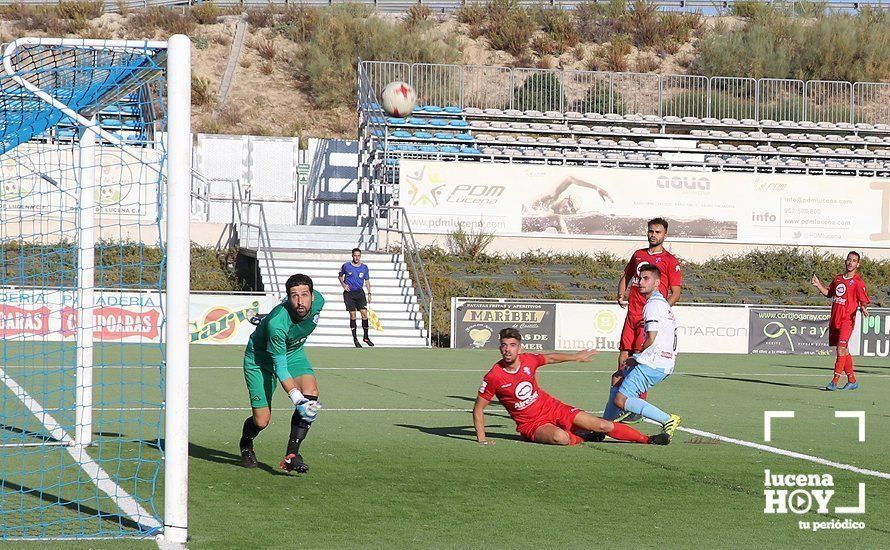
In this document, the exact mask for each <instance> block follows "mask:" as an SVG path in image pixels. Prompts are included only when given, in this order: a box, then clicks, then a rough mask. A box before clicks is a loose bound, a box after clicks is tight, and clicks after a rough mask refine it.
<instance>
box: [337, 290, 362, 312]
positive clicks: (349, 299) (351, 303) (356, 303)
mask: <svg viewBox="0 0 890 550" xmlns="http://www.w3.org/2000/svg"><path fill="white" fill-rule="evenodd" d="M343 302H344V303H345V304H346V311H358V310H360V309H368V299H367V298H366V297H365V291H364V290H362V289H358V290H348V291H347V290H344V291H343Z"/></svg>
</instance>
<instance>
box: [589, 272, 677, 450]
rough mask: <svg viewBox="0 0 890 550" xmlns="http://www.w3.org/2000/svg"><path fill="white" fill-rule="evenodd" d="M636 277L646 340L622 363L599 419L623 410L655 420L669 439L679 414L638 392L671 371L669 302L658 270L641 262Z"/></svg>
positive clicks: (673, 335)
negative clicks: (620, 375) (643, 299)
mask: <svg viewBox="0 0 890 550" xmlns="http://www.w3.org/2000/svg"><path fill="white" fill-rule="evenodd" d="M639 277H640V292H641V293H642V294H643V296H646V305H645V306H644V307H643V323H644V326H645V328H646V341H645V342H643V346H642V351H640V353H638V354H636V355H634V356H633V357H629V358H628V359H627V361H626V362H625V371H624V372H625V374H624V378H623V380H622V381H621V385H620V386H617V387H616V386H612V388H611V389H610V391H609V401H608V402H607V403H606V410H605V411H603V418H607V419H611V418H616V417H617V416H618V414H619V413H620V412H621V410H622V409H624V410H626V411H629V412H632V413H635V414H639V415H641V416H643V417H645V418H648V419H649V420H654V421H655V422H658V423H659V424H661V426H662V429H663V430H664V433H665V434H666V435H667V436H668V438H670V437H673V435H674V430H676V429H677V426H679V425H680V417H679V416H677V415H675V414H668V413H666V412H664V411H662V410H661V409H659V408H658V407H656V406H655V405H652V404H651V403H648V402H646V401H644V400H642V399H640V395H641V394H643V393H646V391H648V390H649V388H651V387H652V386H654V385H655V384H657V383H659V382H661V381H662V380H664V379H665V378H667V377H668V375H670V374H671V373H672V372H673V371H674V362H675V361H676V359H677V323H676V320H675V319H674V313H673V311H671V306H670V304H669V303H668V301H667V300H665V298H664V296H662V294H661V292H659V290H658V289H659V285H660V284H661V271H660V270H659V269H658V268H657V267H656V266H654V265H645V266H643V267H641V268H640V275H639Z"/></svg>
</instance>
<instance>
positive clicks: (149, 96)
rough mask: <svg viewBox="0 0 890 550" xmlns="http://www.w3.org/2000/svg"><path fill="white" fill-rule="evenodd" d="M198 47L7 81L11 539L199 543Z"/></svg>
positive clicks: (5, 335) (61, 57)
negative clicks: (194, 119) (191, 412)
mask: <svg viewBox="0 0 890 550" xmlns="http://www.w3.org/2000/svg"><path fill="white" fill-rule="evenodd" d="M190 63H191V62H190V41H189V39H188V37H185V36H174V37H172V38H171V39H170V40H169V41H111V40H81V39H77V40H73V39H47V38H39V39H37V38H33V39H32V38H25V39H19V40H15V41H13V42H11V43H10V44H8V45H7V46H6V47H5V49H4V50H3V72H2V74H0V113H2V114H0V119H2V123H0V179H2V188H0V199H2V200H0V382H2V384H0V406H2V411H3V412H2V417H0V538H2V539H60V540H66V539H86V538H118V537H153V536H158V535H163V536H164V538H165V539H166V540H168V541H170V542H173V543H176V542H184V541H185V539H186V534H187V529H186V526H187V496H188V491H187V487H188V484H187V462H188V358H189V353H188V307H189V249H190V242H189V226H188V224H189V203H190V182H191V134H190V95H191V66H190Z"/></svg>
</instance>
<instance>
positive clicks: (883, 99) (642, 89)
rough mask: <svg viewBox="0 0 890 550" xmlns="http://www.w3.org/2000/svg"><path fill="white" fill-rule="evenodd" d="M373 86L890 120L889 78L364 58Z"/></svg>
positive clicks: (433, 99) (509, 102)
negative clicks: (637, 70) (677, 72)
mask: <svg viewBox="0 0 890 550" xmlns="http://www.w3.org/2000/svg"><path fill="white" fill-rule="evenodd" d="M362 68H363V74H364V75H365V76H366V77H367V80H368V84H369V86H370V87H372V88H373V89H374V90H377V91H379V90H381V89H383V87H384V86H385V85H386V84H387V83H389V82H392V81H394V80H402V81H405V82H408V83H410V84H411V85H412V86H414V88H415V90H417V96H418V102H419V103H420V104H421V105H439V106H442V107H444V106H457V107H461V108H478V109H519V110H522V111H525V110H537V111H542V112H545V111H562V112H566V111H577V112H580V113H585V112H596V113H602V114H606V113H615V114H619V115H626V114H640V115H658V116H662V117H664V116H678V117H698V118H706V117H713V118H718V119H723V118H733V119H739V120H741V119H746V118H748V119H754V120H764V119H768V120H775V121H783V120H790V121H794V122H799V121H804V120H808V121H811V122H817V123H818V122H834V123H837V122H848V123H853V124H855V123H859V122H863V123H871V124H876V123H890V83H883V82H856V83H851V82H841V81H827V80H808V81H803V80H793V79H777V78H761V79H759V80H758V79H753V78H742V77H725V76H720V77H706V76H695V75H671V74H665V75H659V74H653V73H611V72H593V71H559V70H544V69H522V68H511V67H486V66H478V65H466V66H458V65H435V64H429V63H417V64H408V63H398V62H385V61H362Z"/></svg>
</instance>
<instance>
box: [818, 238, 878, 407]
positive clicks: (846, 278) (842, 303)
mask: <svg viewBox="0 0 890 550" xmlns="http://www.w3.org/2000/svg"><path fill="white" fill-rule="evenodd" d="M861 259H862V257H861V256H860V255H859V253H858V252H856V251H852V250H851V251H850V252H849V253H848V254H847V260H846V262H844V273H843V275H838V276H837V277H835V278H834V280H833V281H831V284H830V285H828V288H825V285H823V284H822V281H820V280H819V277H816V275H815V273H814V274H813V279H812V281H811V282H812V283H813V286H815V287H816V288H817V289H819V292H821V293H822V296H825V297H828V298H831V318H830V319H829V320H828V345H829V346H836V347H837V358H836V359H835V361H834V377H833V378H832V379H831V382H829V383H828V386H826V387H825V389H826V390H829V391H834V390H836V389H838V387H837V383H838V380H840V378H841V374H842V373H844V374H846V375H847V383H846V384H844V387H843V388H840V389H842V390H855V389H857V388H859V383H858V382H856V375H855V374H854V373H853V356H852V355H850V351H849V350H848V349H847V344H848V342H849V341H850V335H851V334H853V326H854V325H855V323H856V310H857V309H859V310H861V311H862V316H863V317H868V307H867V306H868V303H869V302H870V301H871V300H869V299H868V292H867V290H866V288H865V281H863V280H862V277H860V276H859V262H860V260H861Z"/></svg>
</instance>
